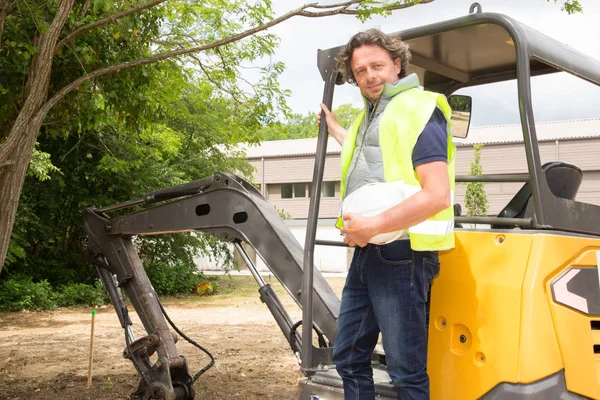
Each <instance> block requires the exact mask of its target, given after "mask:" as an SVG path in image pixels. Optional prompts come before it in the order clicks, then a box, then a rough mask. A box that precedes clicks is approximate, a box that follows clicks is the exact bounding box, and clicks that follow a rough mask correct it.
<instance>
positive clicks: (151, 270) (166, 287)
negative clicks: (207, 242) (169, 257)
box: [146, 263, 206, 295]
mask: <svg viewBox="0 0 600 400" xmlns="http://www.w3.org/2000/svg"><path fill="white" fill-rule="evenodd" d="M146 273H147V274H148V278H149V279H150V282H151V283H152V286H153V287H154V290H155V291H156V293H157V294H159V295H165V294H166V295H174V294H192V293H193V291H194V288H195V287H196V285H198V284H199V283H202V282H204V281H205V280H206V279H205V277H204V276H203V275H202V274H199V273H198V271H197V270H196V266H195V265H193V264H179V265H174V266H169V265H167V264H164V263H155V264H151V265H148V266H146Z"/></svg>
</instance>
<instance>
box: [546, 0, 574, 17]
mask: <svg viewBox="0 0 600 400" xmlns="http://www.w3.org/2000/svg"><path fill="white" fill-rule="evenodd" d="M546 1H547V2H550V0H546ZM554 2H555V3H558V2H560V4H561V5H562V7H561V10H562V11H566V12H567V14H575V13H578V12H583V7H582V6H581V3H580V2H579V0H554Z"/></svg>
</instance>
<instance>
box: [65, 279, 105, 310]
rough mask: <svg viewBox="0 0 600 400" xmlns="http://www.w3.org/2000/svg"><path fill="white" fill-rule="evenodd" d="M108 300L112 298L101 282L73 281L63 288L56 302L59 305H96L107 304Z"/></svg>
mask: <svg viewBox="0 0 600 400" xmlns="http://www.w3.org/2000/svg"><path fill="white" fill-rule="evenodd" d="M108 301H110V298H109V297H108V294H106V292H105V291H104V289H103V288H102V285H100V283H96V284H95V285H86V284H84V283H73V284H70V285H67V286H63V287H62V288H61V290H60V293H59V294H58V296H57V301H56V302H57V305H58V306H59V307H73V306H89V307H94V306H100V305H102V304H105V303H107V302H108Z"/></svg>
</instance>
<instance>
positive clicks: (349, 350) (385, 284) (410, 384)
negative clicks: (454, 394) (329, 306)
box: [333, 240, 440, 400]
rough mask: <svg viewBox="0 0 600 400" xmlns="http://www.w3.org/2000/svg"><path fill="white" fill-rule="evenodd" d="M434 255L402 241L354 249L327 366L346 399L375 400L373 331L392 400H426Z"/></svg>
mask: <svg viewBox="0 0 600 400" xmlns="http://www.w3.org/2000/svg"><path fill="white" fill-rule="evenodd" d="M439 270H440V264H439V261H438V256H437V252H417V251H412V250H411V248H410V242H409V241H408V240H397V241H395V242H392V243H389V244H386V245H383V246H376V245H372V244H369V245H367V246H365V247H363V248H358V247H357V248H356V250H355V252H354V258H353V259H352V264H351V265H350V270H349V271H348V277H347V278H346V284H345V286H344V290H343V292H342V303H341V305H340V316H339V320H338V334H337V338H336V340H335V345H334V349H333V361H334V363H335V365H336V369H337V371H338V373H339V374H340V376H341V377H342V380H343V383H344V398H345V399H346V400H367V399H374V398H375V389H374V385H373V370H372V368H371V357H372V353H373V349H374V348H375V345H376V344H377V339H378V337H379V332H381V334H382V338H383V348H384V350H385V358H386V363H387V371H388V373H389V375H390V377H391V379H392V383H393V384H394V386H396V388H397V389H398V399H401V400H408V399H419V400H421V399H423V400H425V399H429V376H428V375H427V325H428V318H429V301H428V296H429V293H430V286H431V283H432V281H433V278H434V277H435V276H436V275H437V274H438V273H439Z"/></svg>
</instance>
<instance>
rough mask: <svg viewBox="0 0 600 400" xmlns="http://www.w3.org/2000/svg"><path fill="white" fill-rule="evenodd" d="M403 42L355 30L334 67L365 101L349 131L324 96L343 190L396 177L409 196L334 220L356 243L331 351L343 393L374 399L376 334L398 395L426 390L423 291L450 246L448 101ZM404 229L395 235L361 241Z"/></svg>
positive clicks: (451, 183) (347, 239)
mask: <svg viewBox="0 0 600 400" xmlns="http://www.w3.org/2000/svg"><path fill="white" fill-rule="evenodd" d="M409 60H410V52H409V49H408V46H407V45H406V44H405V43H404V42H402V41H401V40H400V38H398V37H396V36H394V35H386V34H384V33H382V32H380V31H378V30H375V29H371V30H368V31H366V32H361V33H358V34H356V35H355V36H353V37H352V38H351V39H350V41H349V42H348V44H347V45H346V47H345V49H344V50H343V51H342V52H341V53H340V56H339V57H338V59H337V61H338V70H339V71H340V72H342V74H343V76H344V79H345V80H346V81H347V82H350V83H353V84H356V85H357V86H358V87H359V89H360V91H361V93H362V95H363V97H364V100H365V109H364V110H363V111H362V113H361V114H360V115H359V116H358V117H357V119H356V121H354V123H353V124H352V126H351V127H350V128H349V129H348V131H346V130H345V129H344V128H343V127H341V126H340V125H339V124H338V123H337V120H336V118H335V115H334V114H333V113H331V112H330V111H329V110H328V109H327V107H326V106H325V105H323V104H322V105H321V108H322V110H323V111H324V115H325V117H326V120H327V125H328V129H329V133H330V134H331V135H332V136H333V137H334V138H335V139H336V140H337V141H338V142H339V143H340V144H342V155H341V160H342V161H341V162H342V180H341V196H342V198H344V196H347V195H349V194H351V193H352V192H354V191H355V190H357V189H359V188H361V187H363V186H364V185H366V184H370V183H376V182H396V181H400V180H403V181H404V184H405V187H406V188H407V190H408V192H409V193H408V196H410V197H408V198H406V200H404V201H402V202H400V203H399V204H397V205H395V206H393V207H392V208H390V209H388V210H386V211H383V212H382V213H380V214H379V215H376V216H373V217H365V216H361V215H356V214H344V215H342V217H341V218H340V219H339V220H338V224H337V226H338V227H339V228H341V233H342V234H343V235H345V238H344V241H345V242H346V243H348V245H349V246H356V247H357V248H356V250H355V252H354V257H353V259H352V264H351V266H350V270H349V271H348V277H347V279H346V283H345V286H344V290H343V292H342V302H341V306H340V316H339V321H338V324H339V326H338V335H337V338H336V341H335V346H334V352H333V360H334V362H335V364H336V368H337V370H338V372H339V374H340V376H341V377H342V379H343V382H344V395H345V398H346V399H360V400H362V399H373V398H374V397H375V394H374V385H373V371H372V368H371V355H372V352H373V349H374V348H375V345H376V343H377V340H378V336H379V333H380V332H381V334H382V339H383V347H384V350H385V354H386V363H387V370H388V372H389V374H390V377H391V379H392V382H393V384H394V386H396V387H397V389H398V398H399V399H402V400H406V399H428V398H429V377H428V375H427V365H426V364H427V322H428V321H427V320H428V318H429V315H428V314H429V312H428V311H429V310H428V304H429V303H428V295H429V289H430V286H431V283H432V281H433V278H434V277H435V276H436V275H437V274H438V273H439V268H440V266H439V261H438V255H437V251H438V250H447V249H450V248H453V247H454V233H453V209H452V206H451V198H452V191H453V190H454V152H455V148H454V145H453V144H452V140H451V139H452V135H451V129H450V126H451V125H450V123H449V118H450V107H449V105H448V103H447V101H446V98H445V97H444V96H443V95H440V94H437V93H432V92H425V91H422V90H421V89H420V87H419V80H418V77H417V76H416V75H415V74H411V75H408V76H407V75H406V67H407V66H408V62H409ZM401 229H406V230H407V232H408V233H405V234H404V236H403V237H401V238H400V239H399V240H396V241H393V242H391V243H389V244H385V245H375V244H371V243H368V242H369V239H370V238H372V237H374V236H375V235H378V234H380V233H385V232H392V231H397V230H401Z"/></svg>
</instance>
